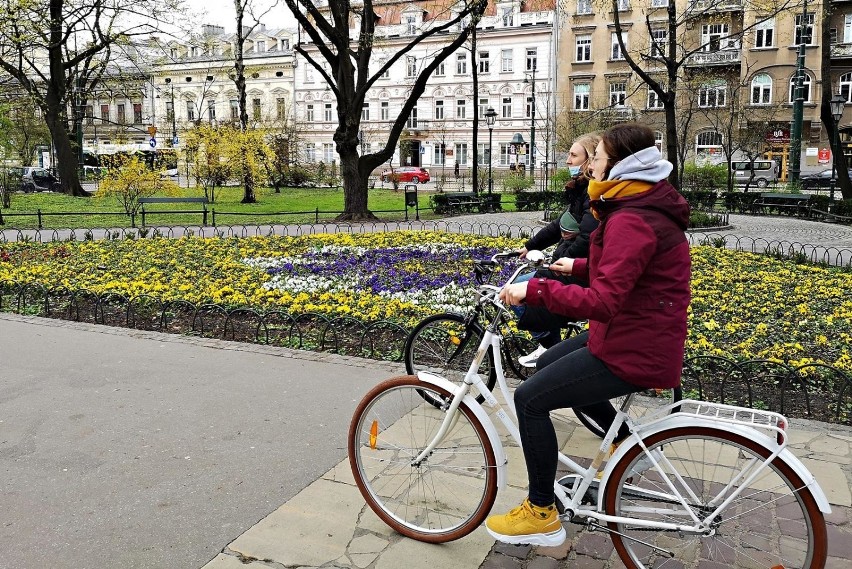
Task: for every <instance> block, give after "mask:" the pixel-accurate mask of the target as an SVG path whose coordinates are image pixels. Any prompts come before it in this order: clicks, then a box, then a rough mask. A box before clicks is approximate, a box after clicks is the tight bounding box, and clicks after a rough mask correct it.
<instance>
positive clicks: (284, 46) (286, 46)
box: [281, 39, 290, 51]
mask: <svg viewBox="0 0 852 569" xmlns="http://www.w3.org/2000/svg"><path fill="white" fill-rule="evenodd" d="M288 49H290V40H289V39H285V40H281V50H282V51H287V50H288Z"/></svg>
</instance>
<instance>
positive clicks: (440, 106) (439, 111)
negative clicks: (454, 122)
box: [435, 99, 444, 121]
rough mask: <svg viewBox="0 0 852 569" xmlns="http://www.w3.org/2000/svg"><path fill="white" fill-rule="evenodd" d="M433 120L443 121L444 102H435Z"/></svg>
mask: <svg viewBox="0 0 852 569" xmlns="http://www.w3.org/2000/svg"><path fill="white" fill-rule="evenodd" d="M435 120H439V121H440V120H444V101H442V100H440V99H439V100H437V101H435Z"/></svg>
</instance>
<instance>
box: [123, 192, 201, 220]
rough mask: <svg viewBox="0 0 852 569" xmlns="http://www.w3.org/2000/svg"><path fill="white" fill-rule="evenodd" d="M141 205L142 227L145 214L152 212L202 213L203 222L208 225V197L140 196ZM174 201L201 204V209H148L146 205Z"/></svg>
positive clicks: (171, 202)
mask: <svg viewBox="0 0 852 569" xmlns="http://www.w3.org/2000/svg"><path fill="white" fill-rule="evenodd" d="M137 201H138V202H139V203H140V204H141V205H142V209H141V210H140V211H141V213H142V227H145V215H146V214H150V213H200V214H201V219H202V221H201V223H202V225H207V204H208V203H209V202H208V200H207V198H206V197H200V198H190V197H182V198H159V197H158V198H139V199H138V200H137ZM173 203H190V204H201V205H200V207H201V209H192V210H173V209H169V210H153V211H151V210H146V209H145V206H146V205H147V204H173Z"/></svg>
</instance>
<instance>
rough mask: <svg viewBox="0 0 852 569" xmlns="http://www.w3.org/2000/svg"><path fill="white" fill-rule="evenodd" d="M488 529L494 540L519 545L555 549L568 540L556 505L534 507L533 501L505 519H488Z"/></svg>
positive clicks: (510, 513)
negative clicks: (542, 546)
mask: <svg viewBox="0 0 852 569" xmlns="http://www.w3.org/2000/svg"><path fill="white" fill-rule="evenodd" d="M485 529H487V530H488V533H490V534H491V536H492V537H493V538H494V539H498V540H500V541H502V542H503V543H510V544H513V545H518V544H521V543H524V544H529V545H546V546H550V547H554V546H557V545H561V544H562V543H563V542H564V541H565V528H564V527H562V522H561V521H560V520H559V514H558V513H557V512H556V506H555V505H552V504H551V505H550V506H547V507H546V508H542V507H539V506H534V505H533V504H531V503H530V501H529V499H525V500H524V502H523V504H521V505H520V506H518V507H517V508H515V509H514V510H512V511H510V512H509V513H508V514H505V515H502V516H488V519H487V520H485Z"/></svg>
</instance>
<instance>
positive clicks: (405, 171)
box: [382, 166, 431, 184]
mask: <svg viewBox="0 0 852 569" xmlns="http://www.w3.org/2000/svg"><path fill="white" fill-rule="evenodd" d="M392 176H393V177H395V178H396V179H397V180H398V181H400V182H403V183H412V184H419V183H421V182H423V183H426V182H428V181H429V180H430V179H431V177H430V176H429V171H428V170H426V169H425V168H420V167H418V166H401V167H399V168H394V169H393V171H391V170H385V171H384V172H382V181H383V182H390V181H391V177H392Z"/></svg>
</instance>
